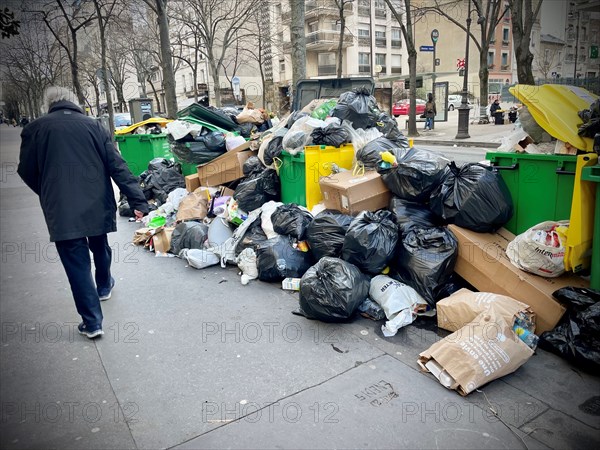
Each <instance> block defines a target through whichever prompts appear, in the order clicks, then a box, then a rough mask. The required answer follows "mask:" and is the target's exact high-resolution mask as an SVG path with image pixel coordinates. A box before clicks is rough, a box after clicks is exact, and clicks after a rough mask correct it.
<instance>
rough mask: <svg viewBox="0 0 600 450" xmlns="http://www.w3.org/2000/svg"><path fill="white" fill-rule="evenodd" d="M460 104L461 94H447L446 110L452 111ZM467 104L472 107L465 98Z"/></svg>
mask: <svg viewBox="0 0 600 450" xmlns="http://www.w3.org/2000/svg"><path fill="white" fill-rule="evenodd" d="M461 104H462V95H449V96H448V111H454V109H455V108H458V107H459V106H460V105H461ZM467 105H468V106H469V108H472V107H473V105H472V104H471V102H470V100H469V99H467Z"/></svg>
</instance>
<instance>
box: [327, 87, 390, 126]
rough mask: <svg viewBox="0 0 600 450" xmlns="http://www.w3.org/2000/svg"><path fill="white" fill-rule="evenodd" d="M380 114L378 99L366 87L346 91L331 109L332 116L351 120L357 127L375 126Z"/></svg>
mask: <svg viewBox="0 0 600 450" xmlns="http://www.w3.org/2000/svg"><path fill="white" fill-rule="evenodd" d="M379 114H380V111H379V108H378V107H377V100H375V97H373V96H372V95H371V94H370V92H369V90H368V89H367V88H366V87H361V88H356V89H353V90H352V91H349V92H344V93H343V94H342V95H340V99H339V100H338V102H337V105H335V107H334V108H333V109H332V110H331V116H332V117H338V118H339V119H341V120H349V121H350V122H352V126H353V127H354V128H355V129H356V128H371V127H374V126H375V123H376V122H377V118H378V117H379Z"/></svg>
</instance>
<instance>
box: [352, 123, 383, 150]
mask: <svg viewBox="0 0 600 450" xmlns="http://www.w3.org/2000/svg"><path fill="white" fill-rule="evenodd" d="M342 127H343V128H344V129H345V130H346V131H347V132H348V134H349V135H350V141H351V142H352V145H353V146H354V153H356V152H358V151H359V150H361V149H362V148H363V147H364V146H365V145H367V144H368V143H369V142H371V141H373V140H375V139H377V138H378V137H381V136H383V133H381V132H380V131H379V130H377V128H376V127H373V128H367V129H363V128H358V129H356V130H355V129H354V128H353V127H352V123H351V122H349V121H347V120H344V121H342Z"/></svg>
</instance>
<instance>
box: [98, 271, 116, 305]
mask: <svg viewBox="0 0 600 450" xmlns="http://www.w3.org/2000/svg"><path fill="white" fill-rule="evenodd" d="M114 287H115V279H114V278H113V277H110V287H109V288H108V289H98V296H99V297H100V301H101V302H103V301H105V300H108V299H109V298H110V296H111V295H112V290H113V288H114Z"/></svg>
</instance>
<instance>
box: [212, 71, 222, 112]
mask: <svg viewBox="0 0 600 450" xmlns="http://www.w3.org/2000/svg"><path fill="white" fill-rule="evenodd" d="M209 68H210V74H211V76H212V79H213V89H214V91H215V106H217V107H219V106H221V85H220V84H219V68H218V67H217V65H216V64H215V62H214V61H209Z"/></svg>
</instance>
